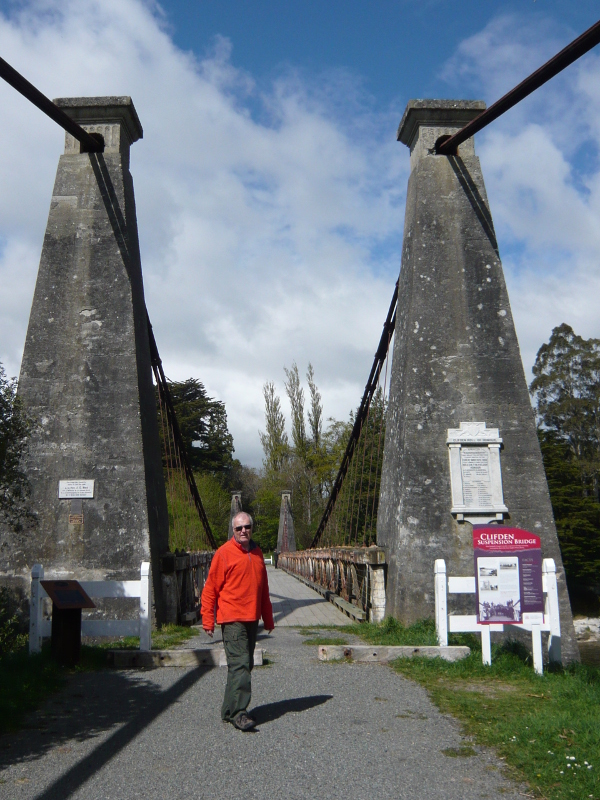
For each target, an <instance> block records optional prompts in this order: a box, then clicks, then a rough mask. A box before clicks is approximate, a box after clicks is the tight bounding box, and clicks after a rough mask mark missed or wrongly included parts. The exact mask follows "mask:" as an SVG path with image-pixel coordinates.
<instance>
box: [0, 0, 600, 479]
mask: <svg viewBox="0 0 600 800" xmlns="http://www.w3.org/2000/svg"><path fill="white" fill-rule="evenodd" d="M597 16H598V6H597V3H596V2H592V1H591V0H578V1H577V3H574V2H572V0H537V1H536V0H514V1H511V0H502V2H499V1H498V2H497V1H496V0H487V2H485V3H482V2H481V0H460V2H458V3H455V4H449V3H447V2H443V1H442V0H421V2H419V3H414V2H408V1H405V0H375V2H373V1H371V2H367V0H327V2H323V1H322V0H301V2H298V1H297V0H296V1H295V2H291V0H219V2H215V0H169V2H164V3H162V4H160V5H159V4H158V3H153V2H144V1H143V0H60V1H59V0H22V1H20V2H7V0H0V55H1V56H2V57H3V58H4V59H5V60H7V61H8V62H9V63H10V64H12V65H13V66H14V67H15V68H16V69H18V70H19V71H20V72H22V74H24V75H25V76H26V77H27V78H28V79H29V80H30V81H31V82H32V83H34V84H35V85H36V86H37V87H38V88H39V89H40V90H41V91H42V92H44V93H45V94H46V95H48V96H49V97H65V96H81V95H110V94H113V95H119V94H124V95H131V97H132V98H133V101H134V103H135V106H136V108H137V111H138V113H139V116H140V119H141V121H142V125H143V127H144V138H143V140H141V141H140V142H138V143H136V144H135V145H134V146H133V148H132V165H131V166H132V172H133V177H134V181H135V185H136V199H137V205H138V224H139V230H140V240H141V248H142V263H143V268H144V276H145V288H146V301H147V305H148V310H149V313H150V318H151V320H152V323H153V325H154V329H155V333H156V337H157V342H158V346H159V349H160V352H161V356H162V359H163V363H164V365H165V370H166V372H167V375H168V376H169V377H171V378H174V379H183V378H186V377H190V376H194V377H198V378H200V379H201V380H202V381H203V382H204V384H205V385H206V387H207V389H208V391H209V393H210V394H211V395H212V396H215V397H217V398H219V399H221V400H224V401H225V403H226V406H227V410H228V415H229V424H230V429H231V431H232V433H233V435H234V441H235V446H236V455H237V456H238V457H239V458H240V459H241V460H242V461H243V462H244V463H248V464H252V465H255V466H258V465H259V464H260V462H261V451H260V443H259V439H258V429H259V428H261V427H262V424H263V400H262V385H263V383H264V382H265V381H267V380H274V381H275V383H276V384H277V385H278V387H279V390H280V392H281V393H282V394H283V378H284V373H283V367H284V366H291V363H292V361H293V360H296V361H297V363H298V365H299V368H300V370H301V372H304V371H305V370H306V366H307V364H308V362H309V361H311V362H312V364H313V366H314V370H315V375H316V379H317V383H318V384H319V386H320V389H321V392H322V395H323V400H324V405H325V414H326V416H334V417H346V416H347V414H348V412H349V411H350V409H351V408H352V407H354V406H356V405H357V403H358V402H359V400H360V396H361V393H362V389H363V386H364V383H365V381H366V378H367V375H368V372H369V369H370V365H371V362H372V357H373V353H374V350H375V347H376V344H377V342H378V339H379V335H380V332H381V325H382V322H383V319H384V317H385V313H386V311H387V307H388V305H389V301H390V297H391V294H392V290H393V286H394V282H395V280H396V278H397V274H398V270H399V266H400V251H401V243H402V242H401V237H402V226H403V220H404V198H405V191H406V182H407V178H408V151H407V150H406V148H405V147H404V146H403V145H401V144H398V143H397V142H396V141H395V133H396V128H397V126H398V123H399V121H400V118H401V116H402V113H403V110H404V107H405V105H406V102H407V101H408V100H409V99H410V98H412V97H452V98H481V99H484V100H485V101H486V102H488V104H489V103H491V102H493V101H494V100H496V99H497V98H498V97H499V96H500V95H501V94H503V93H504V92H505V91H507V90H508V89H510V88H511V87H512V86H513V85H514V84H516V83H517V82H518V81H520V80H521V79H522V78H524V77H525V76H526V75H527V74H529V73H530V72H531V71H533V70H534V69H536V68H537V67H538V66H539V65H540V64H542V63H543V62H544V61H545V60H547V58H549V57H550V56H551V55H553V54H554V53H555V52H556V51H557V50H559V49H560V48H562V47H563V46H564V45H565V44H567V43H568V42H569V41H570V40H571V39H573V38H574V37H575V36H577V35H579V34H580V33H581V32H582V31H584V30H585V29H586V28H588V27H589V26H590V25H592V24H593V23H594V22H595V21H596V18H597ZM597 50H598V51H593V52H592V53H590V54H588V55H587V56H585V57H584V58H583V59H581V60H580V61H579V62H578V63H577V64H576V65H574V66H572V67H570V68H569V70H568V71H566V72H565V73H563V74H562V75H561V76H559V77H558V78H556V79H554V81H553V82H552V83H551V84H549V85H547V86H546V87H544V88H543V89H541V90H539V91H538V92H537V93H536V94H535V95H534V96H533V97H531V98H529V99H528V100H527V101H525V102H524V103H522V104H521V105H520V106H518V107H517V108H515V109H513V110H512V111H511V112H509V113H508V114H507V115H505V117H503V118H502V119H501V120H499V121H497V122H496V123H494V124H493V125H492V126H490V127H489V128H488V129H487V130H486V131H485V132H482V133H481V134H479V135H478V136H477V139H476V148H477V152H478V154H479V156H480V158H481V161H482V165H483V170H484V176H485V180H486V184H487V189H488V194H489V197H490V203H491V207H492V214H493V216H494V220H495V225H496V230H497V234H498V239H499V243H500V252H501V255H502V258H503V263H504V269H505V272H506V278H507V283H508V288H509V293H510V297H511V304H512V308H513V313H514V316H515V321H516V325H517V334H518V337H519V341H520V345H521V351H522V356H523V362H524V365H525V368H526V371H527V373H528V374H529V370H530V369H531V365H532V364H533V361H534V359H535V353H536V352H537V349H538V348H539V346H540V345H541V344H542V343H543V342H544V341H546V340H547V339H548V337H549V335H550V332H551V330H552V328H553V327H554V326H556V325H559V324H560V323H562V322H567V323H569V324H570V325H572V326H573V328H574V329H575V330H576V332H577V333H579V334H581V335H583V336H585V337H590V336H600V319H599V315H598V313H597V310H596V309H597V306H598V297H600V224H599V219H600V163H599V159H598V146H599V143H600V50H599V49H597ZM0 83H1V84H2V85H0V107H1V108H2V126H1V128H0V186H1V187H2V188H1V191H0V287H1V289H0V361H2V362H3V364H4V365H5V367H6V370H7V372H8V373H9V374H10V375H16V374H18V370H19V364H20V359H21V354H22V349H23V344H24V339H25V333H26V327H27V320H28V315H29V308H30V304H31V298H32V295H33V288H34V284H35V277H36V272H37V266H38V262H39V256H40V250H41V244H42V238H43V235H44V229H45V224H46V218H47V214H48V207H49V201H50V197H51V194H52V186H53V181H54V174H55V170H56V164H57V160H58V157H59V155H60V154H61V152H62V150H63V141H64V140H63V133H62V131H61V130H60V129H59V128H58V127H57V126H56V125H54V123H52V122H51V121H50V120H48V119H46V118H45V117H44V116H43V115H42V114H41V113H40V112H39V111H38V110H37V109H35V108H34V107H32V106H31V105H30V104H29V103H28V102H27V101H26V100H24V99H23V98H21V97H20V96H19V95H17V94H16V92H14V90H12V89H11V88H10V87H8V86H7V85H6V84H4V83H3V82H0Z"/></svg>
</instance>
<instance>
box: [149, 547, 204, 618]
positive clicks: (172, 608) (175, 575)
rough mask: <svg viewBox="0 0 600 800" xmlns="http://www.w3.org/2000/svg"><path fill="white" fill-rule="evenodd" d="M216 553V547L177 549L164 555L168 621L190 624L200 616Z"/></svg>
mask: <svg viewBox="0 0 600 800" xmlns="http://www.w3.org/2000/svg"><path fill="white" fill-rule="evenodd" d="M213 556H214V551H213V550H203V551H200V552H195V553H185V552H180V551H176V552H175V553H167V554H166V555H164V556H162V558H161V578H162V588H163V593H164V597H165V602H166V606H167V610H166V614H167V622H173V623H176V624H179V625H186V624H187V625H189V624H192V623H194V622H196V621H197V620H198V618H199V616H200V598H201V596H202V589H203V588H204V584H205V583H206V579H207V578H208V571H209V569H210V565H211V562H212V559H213Z"/></svg>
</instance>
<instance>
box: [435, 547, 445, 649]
mask: <svg viewBox="0 0 600 800" xmlns="http://www.w3.org/2000/svg"><path fill="white" fill-rule="evenodd" d="M434 573H435V579H434V580H435V631H436V633H437V638H438V644H439V645H440V646H441V647H447V646H448V595H447V588H448V583H447V580H446V562H445V561H444V559H443V558H436V560H435V567H434Z"/></svg>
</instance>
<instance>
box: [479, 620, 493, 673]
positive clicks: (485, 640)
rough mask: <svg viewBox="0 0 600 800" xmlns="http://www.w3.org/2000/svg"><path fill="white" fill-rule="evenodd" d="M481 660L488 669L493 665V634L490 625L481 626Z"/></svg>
mask: <svg viewBox="0 0 600 800" xmlns="http://www.w3.org/2000/svg"><path fill="white" fill-rule="evenodd" d="M481 660H482V661H483V663H484V664H486V665H487V666H488V667H491V665H492V632H491V630H490V626H489V625H482V626H481Z"/></svg>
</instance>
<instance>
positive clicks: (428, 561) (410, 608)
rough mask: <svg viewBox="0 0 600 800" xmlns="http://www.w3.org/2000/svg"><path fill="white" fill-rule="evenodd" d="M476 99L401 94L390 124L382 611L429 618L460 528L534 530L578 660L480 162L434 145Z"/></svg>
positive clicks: (466, 148)
mask: <svg viewBox="0 0 600 800" xmlns="http://www.w3.org/2000/svg"><path fill="white" fill-rule="evenodd" d="M484 108H485V104H484V103H482V102H477V101H450V100H411V101H410V102H409V103H408V106H407V108H406V111H405V112H404V116H403V118H402V122H401V123H400V128H399V130H398V140H399V141H401V142H402V143H403V144H405V145H406V146H407V147H409V148H410V164H411V173H410V179H409V183H408V193H407V198H406V218H405V225H404V244H403V251H402V268H401V271H400V282H399V290H398V310H397V321H396V335H395V343H394V352H393V366H392V373H391V382H390V397H389V407H388V412H387V420H386V433H385V450H384V461H383V472H382V479H381V496H380V502H379V514H378V520H377V543H378V544H379V545H380V546H382V547H384V548H385V550H386V560H387V563H388V575H387V605H386V613H388V614H391V615H392V616H395V617H397V618H398V619H400V620H402V621H403V622H405V623H412V622H414V621H416V620H418V619H421V618H423V617H433V613H434V591H433V565H434V560H435V559H436V558H444V559H445V560H446V563H447V565H448V573H449V574H451V575H472V574H473V547H472V525H471V523H477V522H490V521H492V522H493V523H494V524H504V523H506V524H508V525H509V526H512V527H519V528H525V529H526V530H530V531H532V532H534V533H536V534H538V535H539V536H540V537H541V540H542V556H543V557H550V558H553V559H554V560H555V562H556V566H557V576H558V579H559V597H560V606H561V626H562V632H563V636H562V646H563V656H564V658H565V660H566V661H569V660H572V659H577V658H578V649H577V644H576V641H575V634H574V630H573V622H572V617H571V609H570V604H569V597H568V593H567V587H566V583H565V577H564V570H563V567H562V560H561V554H560V549H559V546H558V539H557V535H556V528H555V525H554V518H553V515H552V507H551V505H550V497H549V493H548V486H547V484H546V476H545V473H544V467H543V463H542V458H541V453H540V447H539V444H538V440H537V435H536V427H535V419H534V414H533V411H532V408H531V403H530V399H529V393H528V389H527V382H526V379H525V374H524V372H523V366H522V362H521V356H520V352H519V344H518V341H517V336H516V333H515V327H514V324H513V319H512V314H511V310H510V303H509V300H508V294H507V291H506V285H505V282H504V274H503V270H502V264H501V262H500V256H499V253H498V245H497V243H496V236H495V233H494V226H493V222H492V217H491V214H490V210H489V206H488V201H487V196H486V191H485V185H484V182H483V175H482V172H481V167H480V164H479V159H478V158H477V156H476V155H475V149H474V144H473V139H469V140H467V141H466V142H465V143H464V144H462V145H461V146H460V148H459V152H458V154H457V155H456V156H441V155H440V156H438V155H435V149H434V148H435V144H436V142H437V141H438V139H439V138H440V137H442V136H446V137H447V136H448V135H451V134H452V133H455V132H456V131H458V130H460V129H461V128H462V127H463V126H464V125H465V124H466V123H467V122H468V121H469V120H471V119H473V118H474V117H475V116H477V115H478V114H479V113H480V112H481V111H482V110H483V109H484ZM469 437H470V439H469ZM468 441H470V442H471V443H473V444H479V445H480V446H484V447H485V448H486V450H487V449H488V448H489V464H490V467H489V469H490V472H491V487H490V492H491V493H490V495H489V497H487V499H485V500H481V498H480V500H478V501H475V502H470V506H471V507H468V506H469V502H468V501H467V500H466V499H465V498H466V495H465V498H463V497H462V495H461V492H460V491H459V489H460V487H459V486H458V483H459V482H460V481H461V480H462V477H461V463H460V460H459V461H458V462H457V458H459V456H458V453H459V449H458V448H460V447H461V446H463V445H461V442H463V444H464V442H468ZM471 455H474V456H475V455H476V456H477V457H479V456H483V455H486V453H485V452H482V450H481V449H480V450H478V451H477V453H475V448H472V449H471ZM451 465H452V469H451ZM463 468H464V464H463ZM474 468H475V467H474ZM459 495H460V496H459ZM482 496H483V495H482Z"/></svg>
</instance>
